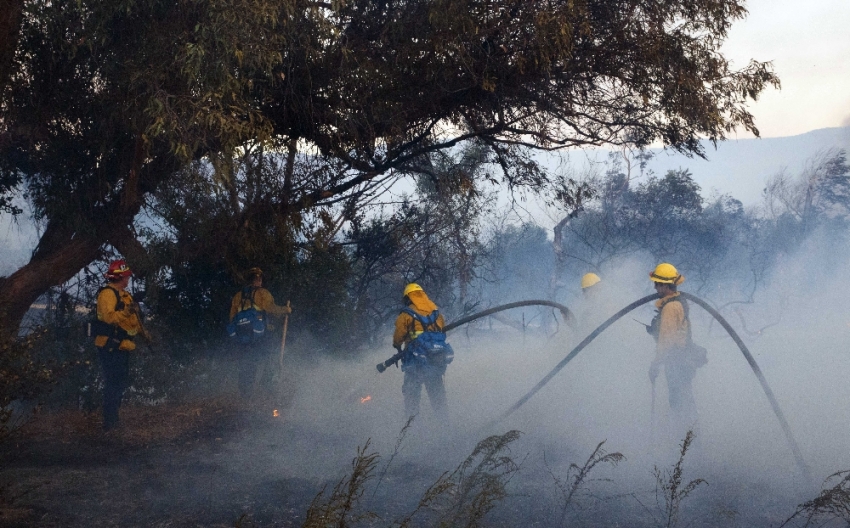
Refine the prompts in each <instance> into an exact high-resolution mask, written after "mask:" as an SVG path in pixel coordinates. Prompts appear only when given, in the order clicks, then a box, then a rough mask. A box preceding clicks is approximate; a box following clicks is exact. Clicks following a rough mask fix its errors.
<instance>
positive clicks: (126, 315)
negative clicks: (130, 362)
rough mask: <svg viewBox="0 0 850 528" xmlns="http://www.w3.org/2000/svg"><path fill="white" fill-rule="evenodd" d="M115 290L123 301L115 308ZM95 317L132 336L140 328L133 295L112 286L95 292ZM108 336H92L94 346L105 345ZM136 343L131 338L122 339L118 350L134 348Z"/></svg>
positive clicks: (116, 302)
mask: <svg viewBox="0 0 850 528" xmlns="http://www.w3.org/2000/svg"><path fill="white" fill-rule="evenodd" d="M116 292H117V293H118V296H119V297H120V299H121V302H123V303H124V307H123V308H121V309H120V310H116V309H115V308H116V305H117V304H118V301H117V299H116V296H115V294H116ZM97 319H98V320H99V321H103V322H104V323H106V324H110V325H113V326H117V327H119V328H121V329H123V330H124V331H126V332H127V334H129V336H130V337H131V338H132V337H134V336H135V335H136V334H138V333H139V332H140V331H141V330H142V323H141V322H140V321H139V317H138V315H136V312H135V310H134V309H133V296H132V295H130V294H129V292H127V291H125V290H118V289H116V288H113V287H112V286H107V287H105V288H103V289H102V290H100V293H98V294H97ZM108 339H109V338H108V337H107V336H104V335H98V336H97V337H95V338H94V346H96V347H102V346H105V345H106V341H107V340H108ZM135 349H136V343H134V342H133V340H132V339H123V340H122V341H121V344H120V345H119V346H118V350H135Z"/></svg>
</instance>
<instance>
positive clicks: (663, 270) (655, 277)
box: [649, 262, 685, 285]
mask: <svg viewBox="0 0 850 528" xmlns="http://www.w3.org/2000/svg"><path fill="white" fill-rule="evenodd" d="M649 280H651V281H652V282H660V283H661V284H675V285H679V284H682V283H683V282H685V277H683V276H682V275H679V272H678V271H676V267H675V266H673V265H672V264H668V263H667V262H662V263H661V264H659V265H657V266H655V271H653V272H652V273H650V274H649Z"/></svg>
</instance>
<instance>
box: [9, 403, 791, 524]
mask: <svg viewBox="0 0 850 528" xmlns="http://www.w3.org/2000/svg"><path fill="white" fill-rule="evenodd" d="M266 407H268V408H266ZM270 410H271V407H269V406H268V404H262V403H261V404H257V403H256V402H255V403H254V404H252V405H251V406H250V408H249V407H246V406H242V405H239V404H234V403H233V401H231V400H204V401H199V402H196V403H191V404H182V405H161V406H156V407H144V406H128V407H125V408H122V415H121V416H122V428H121V429H120V430H118V431H115V432H111V433H109V434H103V433H102V432H100V418H99V416H98V415H97V414H86V413H83V412H81V411H77V410H65V411H59V412H53V413H41V414H39V415H37V416H36V417H35V419H33V420H32V421H31V422H30V423H29V424H28V425H27V426H26V427H25V428H24V429H23V430H21V431H19V432H18V434H16V436H15V437H14V438H13V440H12V441H11V442H9V443H7V444H5V445H4V446H3V449H4V453H3V455H4V458H3V463H2V467H0V493H2V495H0V527H3V528H5V527H29V526H39V527H59V526H62V527H66V526H69V527H75V526H80V527H82V526H86V527H100V526H103V527H114V526H121V527H124V526H157V527H172V526H173V527H183V526H186V527H188V526H209V527H217V526H222V527H224V526H274V527H278V526H279V527H288V526H301V525H302V523H303V522H304V520H305V515H306V512H307V510H308V507H309V505H310V502H311V501H312V500H313V499H314V497H315V496H316V494H317V493H318V492H319V491H320V490H322V488H323V486H324V487H326V489H330V488H331V487H332V486H333V484H334V483H335V482H336V477H335V478H334V479H333V480H330V479H327V480H324V481H322V480H317V479H316V478H299V477H293V476H291V475H292V474H298V469H297V468H294V469H293V471H291V472H288V473H285V474H281V473H280V472H279V470H277V469H272V467H273V466H274V462H273V457H274V455H275V453H280V452H281V451H284V450H289V449H291V448H293V446H299V445H300V446H302V448H303V446H307V448H308V449H309V447H310V446H311V445H312V446H313V448H314V451H315V452H316V453H319V456H321V447H320V446H319V443H320V442H322V441H323V440H325V439H327V438H317V437H316V431H315V430H312V429H305V428H303V427H301V426H293V425H292V424H291V423H289V422H288V420H287V419H286V417H285V416H284V417H279V418H274V417H273V416H272V413H271V412H270ZM284 414H285V413H284ZM353 454H354V449H353V448H352V449H351V450H350V452H348V451H347V452H346V453H345V456H346V457H348V460H350V458H351V457H350V455H353ZM522 456H523V457H525V458H528V456H527V455H522ZM523 465H524V467H525V469H524V470H523V471H524V473H525V477H524V478H523V479H522V481H520V480H519V479H518V480H517V481H516V482H515V483H514V485H513V490H512V493H511V496H509V497H506V498H504V499H503V500H501V501H500V504H499V505H498V506H497V509H496V510H494V514H493V515H490V516H489V517H488V518H487V523H486V525H488V526H551V525H553V524H552V521H553V519H555V518H558V517H559V516H558V515H557V509H556V508H555V509H553V504H551V503H547V500H549V499H550V498H551V497H552V494H551V493H550V492H551V491H553V488H552V485H551V475H549V474H547V472H548V470H543V469H542V468H539V467H538V468H536V469H535V467H534V464H533V463H530V462H529V461H528V460H527V461H526V462H525V463H524V464H523ZM346 469H347V468H346V467H345V465H342V466H341V467H340V472H339V474H340V475H341V474H343V473H344V472H345V470H346ZM443 469H444V470H445V469H451V467H448V468H445V467H444V468H443ZM287 475H289V476H287ZM437 476H439V471H436V472H435V470H434V469H433V468H428V467H426V466H424V465H421V464H417V462H415V461H410V460H406V461H405V460H399V461H397V463H396V464H395V467H394V468H392V470H391V471H389V472H388V473H387V474H386V475H383V476H382V478H383V479H384V482H383V490H384V491H382V492H381V493H380V494H378V496H377V498H376V497H374V496H372V497H368V496H367V499H372V500H371V502H370V503H369V504H368V508H369V509H370V510H372V511H376V510H379V509H380V510H381V511H378V513H379V515H380V517H379V518H376V519H374V520H371V521H370V520H366V521H364V522H361V523H360V524H361V525H374V526H388V525H390V524H391V520H392V519H398V518H399V514H403V513H404V512H409V511H411V510H412V509H414V508H415V504H416V500H417V498H418V496H419V493H421V491H422V490H425V489H427V487H428V485H429V484H430V483H432V482H433V481H434V479H435V477H437ZM711 480H712V481H713V485H712V486H711V488H714V493H715V495H714V496H712V497H709V496H704V499H700V498H699V497H697V499H695V500H696V503H695V506H697V508H698V510H701V511H697V512H693V511H692V512H691V513H690V514H689V515H688V517H689V521H688V522H687V525H691V526H778V525H779V524H781V522H782V520H784V518H785V517H784V515H785V514H787V513H789V507H790V506H791V505H790V504H788V503H784V504H771V502H772V501H774V500H775V499H773V498H771V493H770V490H764V493H754V490H752V489H750V490H745V491H744V492H743V493H740V494H739V493H737V492H732V489H731V487H730V486H729V484H730V483H728V482H727V483H722V482H718V481H717V480H716V479H714V478H712V479H711ZM404 489H411V490H413V489H415V490H418V491H417V492H416V494H415V496H414V494H411V493H407V495H408V499H410V500H407V501H406V502H399V501H398V497H399V496H400V495H405V493H404V492H403V491H402V492H400V491H399V490H404ZM609 491H612V492H613V491H615V490H609ZM716 492H720V496H718V495H717V494H716ZM367 495H369V494H368V493H367ZM612 495H617V493H613V494H612ZM620 495H621V496H620V497H619V498H614V499H608V500H605V501H603V502H599V503H597V504H596V505H595V506H594V507H591V508H589V509H584V508H583V507H582V508H579V509H577V511H575V512H573V513H571V515H570V516H568V518H567V520H568V522H567V524H566V525H570V526H658V525H659V523H658V516H657V515H655V516H653V514H652V513H651V512H650V511H649V510H650V509H652V507H653V506H654V504H653V500H654V499H653V493H652V489H651V488H650V489H646V490H642V491H641V492H640V493H635V492H633V491H631V492H629V493H626V494H620ZM696 495H699V494H696ZM723 495H726V496H725V497H723ZM753 500H755V501H756V502H757V503H760V504H756V503H753V502H752V501H753ZM742 501H744V502H742ZM783 502H784V501H783ZM376 504H378V505H380V506H378V507H376ZM790 511H792V510H790ZM385 520H387V521H386V522H385ZM569 521H573V522H569ZM661 524H662V525H663V523H661ZM421 525H428V523H427V522H423V523H422V524H421Z"/></svg>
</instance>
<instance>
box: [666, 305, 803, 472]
mask: <svg viewBox="0 0 850 528" xmlns="http://www.w3.org/2000/svg"><path fill="white" fill-rule="evenodd" d="M680 295H681V296H682V297H684V298H685V299H688V300H689V301H692V302H694V303H696V304H698V305H700V306H702V307H703V309H704V310H705V311H706V312H708V313H710V314H711V316H712V317H714V318H715V319H716V320H717V322H718V323H720V326H722V327H723V328H725V329H726V331H727V332H728V333H729V335H730V336H732V339H733V340H734V341H735V344H736V345H738V348H739V349H741V353H742V354H744V358H745V359H746V360H747V363H749V364H750V368H751V369H753V373H754V374H755V375H756V378H758V380H759V383H761V388H762V390H764V394H765V396H767V400H768V401H769V402H770V406H771V407H773V414H775V415H776V418H777V419H778V420H779V425H780V426H781V427H782V432H784V433H785V439H786V440H788V445H789V446H791V452H792V453H793V454H794V459H795V460H796V461H797V466H799V468H800V470H801V471H802V472H803V475H804V476H805V478H806V479H808V481H809V482H811V481H812V475H811V473H810V472H809V467H808V466H807V465H806V461H805V460H803V453H802V452H801V451H800V447H799V446H798V445H797V442H796V440H794V435H792V434H791V428H790V427H789V426H788V422H787V421H786V420H785V415H784V414H782V410H781V409H780V408H779V402H778V401H776V397H775V396H774V395H773V391H772V390H771V389H770V385H768V384H767V379H766V378H765V377H764V374H762V371H761V369H760V368H759V366H758V364H757V363H756V359H755V358H754V357H753V355H752V354H750V351H749V349H748V348H747V345H745V344H744V342H743V341H742V340H741V338H740V336H738V333H737V332H735V330H734V329H733V328H732V327H731V326H730V325H729V323H728V322H727V321H726V319H724V318H723V316H722V315H720V314H719V313H718V312H717V310H715V309H714V308H712V307H711V306H710V305H709V304H708V303H706V302H705V301H703V300H702V299H700V298H699V297H696V296H694V295H691V294H689V293H685V292H682V293H681V294H680Z"/></svg>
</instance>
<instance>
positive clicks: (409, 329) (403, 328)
mask: <svg viewBox="0 0 850 528" xmlns="http://www.w3.org/2000/svg"><path fill="white" fill-rule="evenodd" d="M407 297H408V298H409V299H410V305H409V306H408V307H409V308H410V309H411V310H413V311H414V312H416V313H418V314H419V315H423V316H428V315H431V312H433V311H434V310H436V309H437V305H436V304H434V302H433V301H431V299H429V298H428V295H426V294H425V292H424V291H421V290H420V291H412V292H410V294H409V295H408V296H407ZM445 325H446V320H445V319H444V318H443V314H440V315H439V316H438V317H437V326H438V327H439V329H440V330H442V329H443V327H444V326H445ZM423 331H424V329H423V328H422V324H420V323H419V321H417V320H416V319H414V318H413V316H411V315H410V314H409V313H405V312H401V313H400V314H398V317H397V318H396V320H395V332H393V346H394V347H400V346H401V345H404V344H407V343H410V342H411V341H413V340H414V339H415V338H416V337H417V336H418V335H419V334H421V333H422V332H423Z"/></svg>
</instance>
